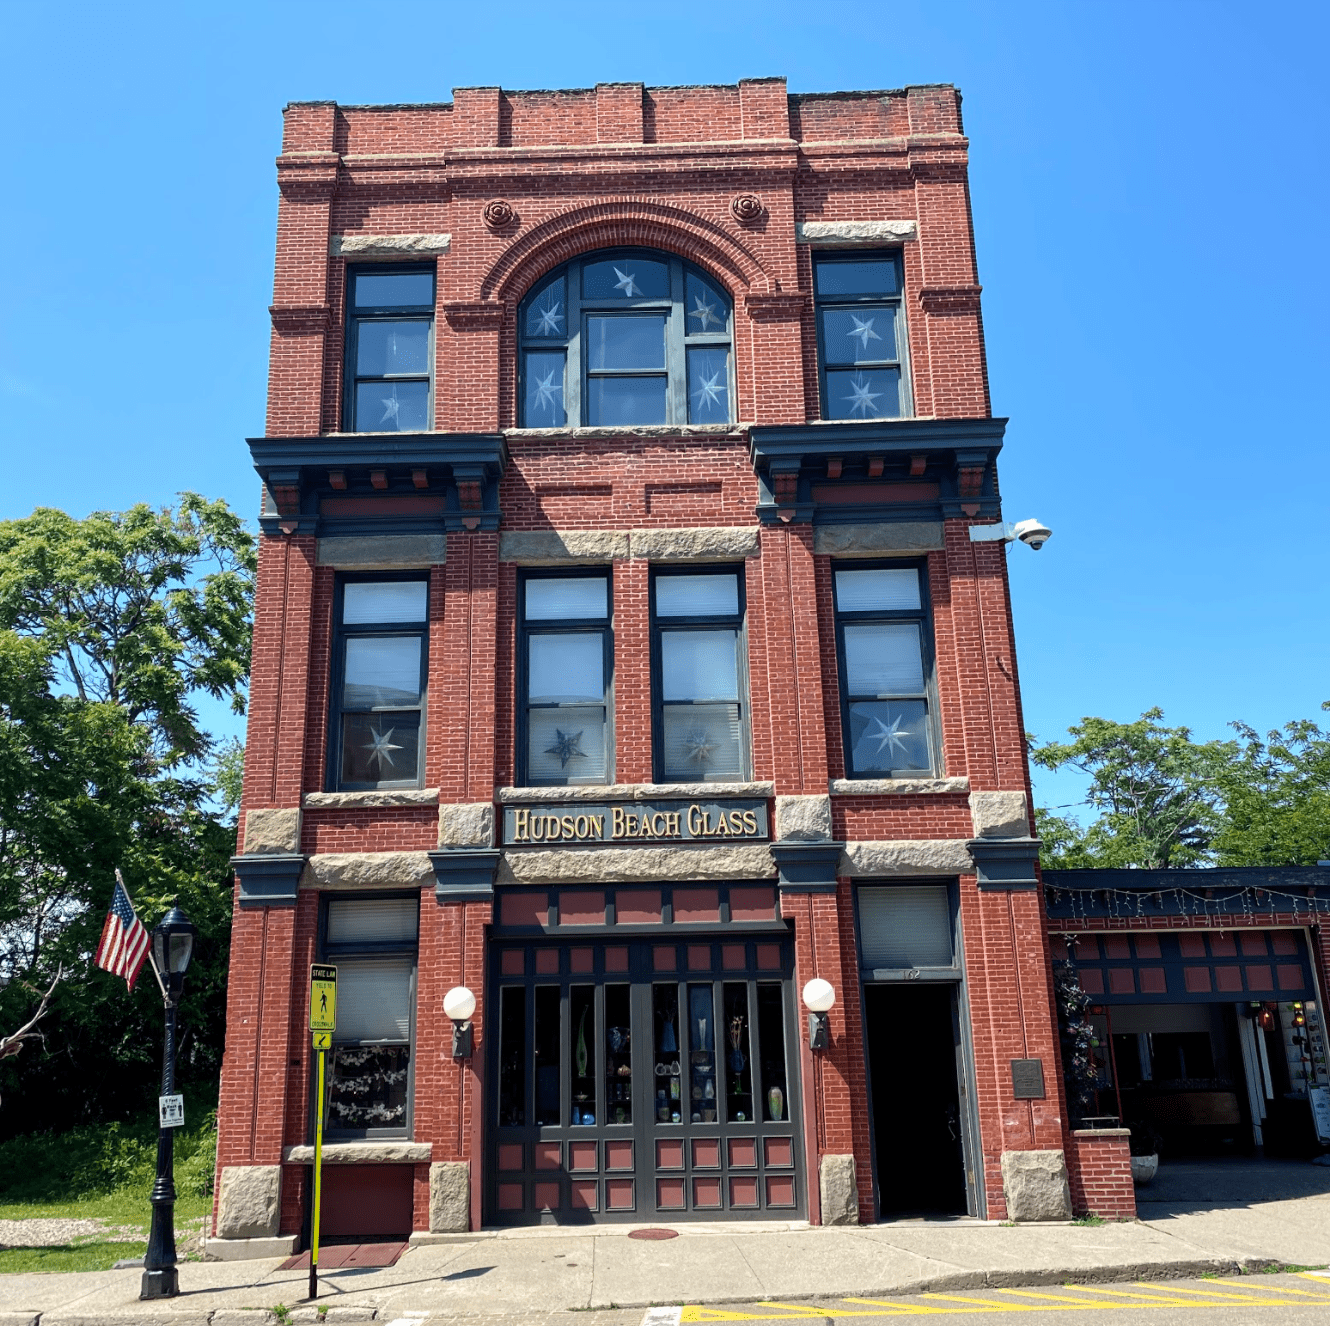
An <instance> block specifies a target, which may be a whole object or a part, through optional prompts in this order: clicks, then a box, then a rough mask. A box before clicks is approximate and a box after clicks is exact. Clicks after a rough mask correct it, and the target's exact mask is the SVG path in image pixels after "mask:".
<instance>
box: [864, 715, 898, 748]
mask: <svg viewBox="0 0 1330 1326" xmlns="http://www.w3.org/2000/svg"><path fill="white" fill-rule="evenodd" d="M901 721H902V720H901V718H900V717H899V716H897V717H896V718H894V719H892V721H891V726H890V727H888V726H887V725H886V724H885V723H884V722H883V721H882V720H881V719H880V718H875V719H873V724H874V730H873V731H872V732H869V733H867V734H866V736H865V740H866V741H876V742H877V749H878V753H879V754H880V753H881V752H882V751H884V750H885V751H886V752H887V753H888V754H889V755H894V754H895V753H896V748H897V747H899V748H900V752H901V754H902V755H905V754H908V752H909V747H908V746H906V744H905V737H903V736H901V732H900V726H901ZM906 735H907V736H908V735H909V734H908V733H907V734H906Z"/></svg>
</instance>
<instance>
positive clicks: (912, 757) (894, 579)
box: [835, 566, 935, 778]
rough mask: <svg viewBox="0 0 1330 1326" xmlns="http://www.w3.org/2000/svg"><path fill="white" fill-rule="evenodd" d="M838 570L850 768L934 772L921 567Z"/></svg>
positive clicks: (857, 774) (876, 774)
mask: <svg viewBox="0 0 1330 1326" xmlns="http://www.w3.org/2000/svg"><path fill="white" fill-rule="evenodd" d="M835 574H836V647H837V652H838V653H839V655H840V678H841V688H840V689H841V731H842V733H843V735H844V743H845V766H846V768H845V772H846V774H847V775H848V776H849V777H851V778H891V777H896V776H907V775H910V774H920V773H929V772H931V771H932V769H933V768H934V767H935V762H934V758H933V737H932V729H931V724H930V722H929V700H928V691H929V686H928V678H929V673H930V658H929V651H928V647H927V646H928V641H927V632H926V631H925V627H926V625H927V614H926V610H925V606H924V601H923V591H922V584H921V581H922V577H921V575H920V568H919V567H918V566H893V567H853V568H838V569H837V570H836V573H835Z"/></svg>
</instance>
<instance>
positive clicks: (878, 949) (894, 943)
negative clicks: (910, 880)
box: [859, 884, 955, 968]
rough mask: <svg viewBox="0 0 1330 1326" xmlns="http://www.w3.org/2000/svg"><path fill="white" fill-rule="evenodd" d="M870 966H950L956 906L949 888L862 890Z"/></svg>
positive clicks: (863, 936)
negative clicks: (953, 908)
mask: <svg viewBox="0 0 1330 1326" xmlns="http://www.w3.org/2000/svg"><path fill="white" fill-rule="evenodd" d="M859 938H860V949H861V951H862V954H863V965H864V966H865V967H897V968H901V967H950V966H951V965H952V964H953V963H954V962H955V956H954V955H953V953H952V926H951V903H950V902H949V901H948V899H947V886H946V885H945V884H920V885H913V884H906V885H901V886H899V887H893V888H887V889H883V888H861V889H860V890H859Z"/></svg>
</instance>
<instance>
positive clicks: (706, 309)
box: [688, 295, 725, 331]
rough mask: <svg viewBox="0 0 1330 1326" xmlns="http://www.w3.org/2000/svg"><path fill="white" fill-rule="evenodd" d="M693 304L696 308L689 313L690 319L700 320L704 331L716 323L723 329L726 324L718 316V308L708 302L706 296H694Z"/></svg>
mask: <svg viewBox="0 0 1330 1326" xmlns="http://www.w3.org/2000/svg"><path fill="white" fill-rule="evenodd" d="M693 303H694V304H695V305H696V307H695V308H693V309H691V310H690V311H689V313H688V316H689V317H690V318H698V319H700V321H701V323H702V330H703V331H706V329H707V328H708V327H710V326H711V324H712V323H713V322H714V323H715V324H716V326H717V327H723V326H724V325H725V324H724V323H723V322H722V321H721V320H720V319H719V318H718V317H717V316H716V306H715V305H714V304H710V303H708V302H707V299H706V296H705V295H694V296H693Z"/></svg>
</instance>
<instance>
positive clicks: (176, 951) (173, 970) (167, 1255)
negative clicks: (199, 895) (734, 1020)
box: [139, 907, 198, 1299]
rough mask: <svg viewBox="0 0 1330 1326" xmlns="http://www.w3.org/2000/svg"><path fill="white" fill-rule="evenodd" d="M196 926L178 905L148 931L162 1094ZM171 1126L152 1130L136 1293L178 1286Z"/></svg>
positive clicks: (171, 1080)
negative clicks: (157, 988)
mask: <svg viewBox="0 0 1330 1326" xmlns="http://www.w3.org/2000/svg"><path fill="white" fill-rule="evenodd" d="M196 934H198V931H197V930H195V929H194V927H193V926H192V925H191V924H190V922H189V918H188V917H187V916H186V915H185V914H184V912H182V911H181V910H180V908H179V907H172V908H171V910H170V911H169V912H167V913H166V915H165V916H164V917H162V919H161V921H160V922H159V923H158V925H157V927H156V929H155V930H153V932H152V956H153V960H154V961H155V962H156V964H157V973H158V975H159V976H160V977H161V981H162V993H163V995H164V996H165V1001H166V1041H165V1044H164V1045H163V1047H162V1095H163V1096H174V1095H175V1013H176V1006H177V1005H178V1004H179V1002H180V991H181V988H182V987H183V986H184V984H185V972H186V971H188V970H189V960H190V958H191V957H192V956H193V953H194V937H195V935H196ZM174 1152H175V1130H174V1129H173V1128H161V1129H159V1130H158V1133H157V1180H156V1182H155V1183H154V1184H153V1185H152V1195H151V1196H150V1197H149V1199H148V1200H149V1201H150V1202H151V1203H152V1232H151V1234H150V1235H149V1236H148V1251H147V1253H146V1255H145V1256H144V1258H143V1286H142V1288H141V1289H140V1290H139V1298H141V1299H143V1298H174V1297H175V1295H176V1294H178V1293H179V1292H180V1281H179V1277H178V1276H177V1274H176V1255H175V1174H174V1160H175V1155H174Z"/></svg>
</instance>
